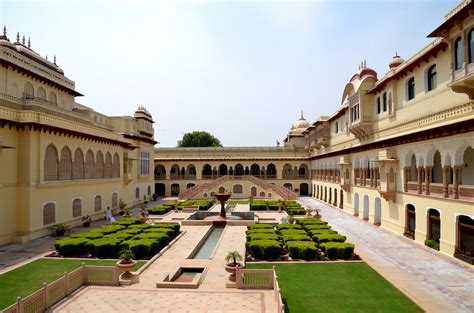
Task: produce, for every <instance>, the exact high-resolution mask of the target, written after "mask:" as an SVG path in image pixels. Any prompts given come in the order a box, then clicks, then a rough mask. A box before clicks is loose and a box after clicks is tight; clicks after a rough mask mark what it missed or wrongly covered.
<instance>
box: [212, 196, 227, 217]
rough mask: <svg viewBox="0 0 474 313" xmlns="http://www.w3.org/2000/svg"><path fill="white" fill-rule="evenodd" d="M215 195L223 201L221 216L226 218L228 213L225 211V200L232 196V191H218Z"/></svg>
mask: <svg viewBox="0 0 474 313" xmlns="http://www.w3.org/2000/svg"><path fill="white" fill-rule="evenodd" d="M215 197H216V199H217V200H219V202H220V203H221V214H220V217H221V218H222V219H226V213H225V202H226V201H227V200H229V198H230V193H217V194H215Z"/></svg>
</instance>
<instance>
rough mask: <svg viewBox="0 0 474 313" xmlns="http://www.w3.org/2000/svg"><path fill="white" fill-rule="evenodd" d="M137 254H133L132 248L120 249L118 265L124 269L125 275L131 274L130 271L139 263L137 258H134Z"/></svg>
mask: <svg viewBox="0 0 474 313" xmlns="http://www.w3.org/2000/svg"><path fill="white" fill-rule="evenodd" d="M134 257H135V256H134V255H133V252H132V250H130V249H123V250H121V251H120V254H119V259H120V260H119V261H118V262H117V263H116V265H117V266H118V267H119V268H120V269H121V270H123V272H124V273H123V275H122V277H123V276H128V275H131V274H130V271H131V270H133V268H134V267H135V265H137V260H134V259H133V258H134Z"/></svg>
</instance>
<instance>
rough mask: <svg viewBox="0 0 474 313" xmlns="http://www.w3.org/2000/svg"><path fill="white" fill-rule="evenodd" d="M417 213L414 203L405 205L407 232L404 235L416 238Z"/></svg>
mask: <svg viewBox="0 0 474 313" xmlns="http://www.w3.org/2000/svg"><path fill="white" fill-rule="evenodd" d="M415 229H416V213H415V206H414V205H413V204H407V205H406V206H405V232H404V233H403V235H405V237H407V238H410V239H415Z"/></svg>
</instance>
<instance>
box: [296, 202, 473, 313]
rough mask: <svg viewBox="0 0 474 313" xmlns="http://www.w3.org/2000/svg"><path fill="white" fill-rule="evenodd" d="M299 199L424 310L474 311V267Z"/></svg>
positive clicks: (336, 211)
mask: <svg viewBox="0 0 474 313" xmlns="http://www.w3.org/2000/svg"><path fill="white" fill-rule="evenodd" d="M299 200H300V202H301V203H302V204H304V205H305V206H307V207H311V208H318V209H320V210H321V215H322V217H323V219H324V220H325V221H327V222H328V223H329V224H330V225H331V226H332V227H333V228H334V229H335V230H337V231H338V232H340V233H342V234H344V235H346V236H347V241H349V242H352V243H354V244H355V245H356V253H358V254H359V255H360V256H361V257H362V258H363V259H364V260H365V261H366V262H367V263H368V264H370V266H372V267H373V268H374V269H375V270H376V271H378V272H379V273H381V274H382V275H383V276H384V277H386V278H387V279H388V280H390V281H391V282H392V283H393V284H394V285H395V286H397V287H398V288H399V289H400V290H402V291H403V292H405V293H406V294H407V295H409V296H410V297H411V298H412V299H413V300H414V301H415V302H417V303H418V304H419V305H420V306H421V307H422V308H423V309H425V310H426V311H427V312H474V267H472V266H470V265H464V264H461V263H459V262H458V261H456V260H452V259H450V258H448V257H447V256H444V255H441V254H440V253H438V252H436V251H433V250H431V249H430V248H428V247H425V246H422V245H420V244H418V243H415V242H413V241H412V240H410V239H407V238H405V237H402V236H400V235H397V234H394V233H392V232H390V231H388V230H384V229H382V228H378V227H376V226H373V225H372V224H369V223H367V222H364V221H362V220H360V219H358V218H356V217H353V216H351V215H349V214H347V213H345V212H343V211H342V210H340V209H337V208H334V207H331V206H329V205H327V204H325V203H322V202H320V201H317V200H315V199H312V198H300V199H299Z"/></svg>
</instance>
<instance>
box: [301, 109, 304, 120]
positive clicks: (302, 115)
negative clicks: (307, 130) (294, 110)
mask: <svg viewBox="0 0 474 313" xmlns="http://www.w3.org/2000/svg"><path fill="white" fill-rule="evenodd" d="M301 119H304V117H303V110H301Z"/></svg>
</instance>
